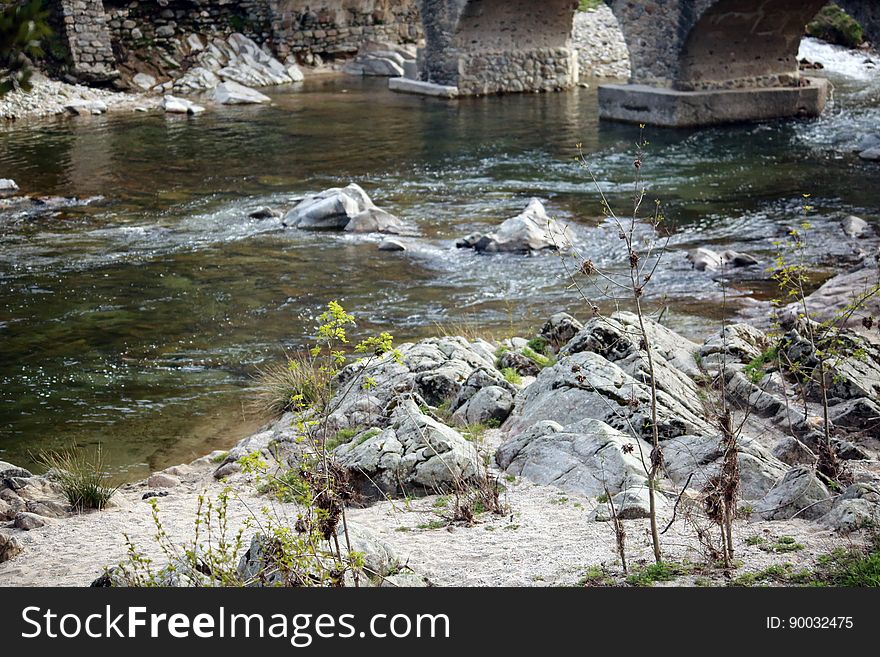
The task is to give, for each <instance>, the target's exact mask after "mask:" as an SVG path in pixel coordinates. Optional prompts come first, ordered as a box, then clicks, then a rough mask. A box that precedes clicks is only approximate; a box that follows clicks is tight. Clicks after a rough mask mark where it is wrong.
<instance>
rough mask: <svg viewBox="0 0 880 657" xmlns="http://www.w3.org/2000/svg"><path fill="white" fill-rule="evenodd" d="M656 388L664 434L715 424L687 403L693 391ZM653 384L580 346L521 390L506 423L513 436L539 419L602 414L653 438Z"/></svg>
mask: <svg viewBox="0 0 880 657" xmlns="http://www.w3.org/2000/svg"><path fill="white" fill-rule="evenodd" d="M667 387H668V388H669V389H670V390H671V392H666V391H664V390H663V389H658V394H657V416H658V425H659V426H658V428H659V432H660V436H661V439H664V440H665V439H669V438H674V437H676V436H681V435H685V434H713V433H714V430H713V429H712V427H711V426H709V425H708V423H707V422H706V421H705V420H704V419H703V417H702V412H700V413H699V414H698V413H696V412H695V411H694V410H692V408H691V407H690V406H689V404H688V400H689V397H690V391H688V390H685V389H684V388H678V389H673V388H672V387H671V386H667ZM650 400H651V392H650V387H649V386H648V385H647V384H645V383H643V382H641V381H639V380H636V379H635V378H633V377H632V376H630V375H629V374H627V373H626V372H625V371H624V370H622V369H621V368H620V367H619V366H618V365H616V364H615V363H612V362H610V361H608V360H606V359H605V358H603V357H602V356H600V355H599V354H596V353H592V352H581V353H576V354H573V355H571V356H566V357H563V358H562V359H561V360H560V361H559V362H558V363H557V364H556V365H554V366H552V367H548V368H545V369H544V370H542V371H541V373H540V374H539V375H538V377H537V379H536V380H535V382H534V383H532V384H531V385H530V386H527V387H526V388H524V389H523V390H521V391H520V392H519V393H518V394H517V396H516V400H515V407H514V411H513V413H512V414H511V416H510V418H509V419H508V420H507V422H506V423H505V426H504V429H505V431H506V432H507V433H508V435H510V436H511V437H515V436H516V435H517V434H519V433H521V432H522V431H525V430H526V429H528V428H529V427H530V426H532V425H533V424H535V423H537V422H540V421H541V420H555V421H557V422H559V423H560V424H562V425H570V424H574V423H576V422H578V421H580V420H583V419H595V420H601V421H602V422H605V423H606V424H608V425H611V426H612V427H614V428H616V429H618V430H620V431H624V432H628V433H630V434H631V435H633V436H634V437H639V438H645V439H649V440H650V439H651V436H652V434H653V432H652V430H651V425H650V417H651V403H650Z"/></svg>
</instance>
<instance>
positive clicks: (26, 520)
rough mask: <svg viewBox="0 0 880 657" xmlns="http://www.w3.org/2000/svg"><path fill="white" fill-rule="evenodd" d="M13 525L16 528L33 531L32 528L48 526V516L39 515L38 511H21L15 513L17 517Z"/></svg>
mask: <svg viewBox="0 0 880 657" xmlns="http://www.w3.org/2000/svg"><path fill="white" fill-rule="evenodd" d="M13 526H14V527H15V528H16V529H21V530H23V531H26V532H28V531H31V530H32V529H39V528H40V527H45V526H46V518H44V517H43V516H38V515H37V514H36V513H28V512H27V511H20V512H19V513H16V514H15V519H14V520H13Z"/></svg>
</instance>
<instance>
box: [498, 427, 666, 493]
mask: <svg viewBox="0 0 880 657" xmlns="http://www.w3.org/2000/svg"><path fill="white" fill-rule="evenodd" d="M650 453H651V447H650V446H649V445H648V444H647V443H646V442H644V441H642V440H640V439H638V438H633V437H632V436H631V435H629V434H625V433H623V432H622V431H618V430H617V429H615V428H613V427H611V426H609V425H607V424H605V423H604V422H600V421H598V420H592V419H585V420H581V421H580V422H575V423H572V424H570V425H567V426H565V427H563V426H562V425H561V424H559V423H558V422H554V421H552V420H542V421H539V422H536V423H535V424H533V425H532V426H531V427H529V428H528V429H526V430H525V431H522V432H521V433H519V434H517V435H516V436H515V437H513V438H511V439H509V440H507V441H506V442H505V443H504V444H502V445H501V447H499V448H498V451H497V452H496V454H495V460H496V462H497V463H498V465H499V467H501V469H502V470H505V471H506V472H508V473H510V474H513V475H516V476H520V477H525V478H527V479H529V480H530V481H533V482H535V483H537V484H542V485H548V486H556V487H557V488H559V489H561V490H564V491H566V492H568V493H573V494H577V495H583V496H585V497H598V496H599V495H603V494H604V493H605V489H606V488H607V489H608V490H609V491H610V492H611V493H612V494H615V493H619V492H620V491H623V490H626V489H628V488H631V487H635V486H638V485H641V484H643V483H644V482H645V481H646V479H647V476H646V473H645V467H644V465H643V462H642V455H644V458H645V459H649V458H650Z"/></svg>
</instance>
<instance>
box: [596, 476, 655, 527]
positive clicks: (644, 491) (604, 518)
mask: <svg viewBox="0 0 880 657" xmlns="http://www.w3.org/2000/svg"><path fill="white" fill-rule="evenodd" d="M649 494H650V489H649V488H648V487H647V486H645V485H639V486H631V487H630V488H627V489H626V490H624V491H621V492H619V493H617V494H616V495H612V496H611V502H612V504H613V505H614V512H615V513H616V514H617V517H618V518H619V519H620V520H640V519H644V518H650V517H651V500H650V499H649ZM611 506H612V505H611V504H609V503H607V502H603V503H602V504H600V505H599V506H598V507H596V509H595V510H594V511H593V512H592V513H591V514H590V520H595V521H597V522H609V521H610V520H611V518H612V514H611ZM654 507H655V509H656V510H657V513H663V512H665V511H666V510H667V509H668V508H669V502H667V500H666V497H665V496H664V495H663V494H662V493H659V492H658V493H656V494H655V495H654Z"/></svg>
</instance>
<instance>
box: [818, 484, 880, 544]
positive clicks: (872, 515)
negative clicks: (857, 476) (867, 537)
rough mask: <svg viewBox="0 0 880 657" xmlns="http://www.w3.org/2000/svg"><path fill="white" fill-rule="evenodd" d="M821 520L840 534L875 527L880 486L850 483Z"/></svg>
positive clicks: (879, 509)
mask: <svg viewBox="0 0 880 657" xmlns="http://www.w3.org/2000/svg"><path fill="white" fill-rule="evenodd" d="M822 520H823V522H824V523H825V524H826V525H828V526H830V527H831V528H832V529H834V530H835V531H837V532H840V533H841V534H849V533H851V532H854V531H858V530H859V529H864V528H866V527H876V526H877V524H878V523H880V488H878V487H877V486H876V485H871V484H867V483H856V484H852V485H851V486H849V487H848V488H847V489H846V490H845V491H844V492H843V494H842V495H841V496H840V497H838V498H837V499H836V500H835V501H834V505H833V506H832V507H831V511H829V512H828V515H826V516H825V517H824V518H823V519H822Z"/></svg>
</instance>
